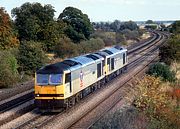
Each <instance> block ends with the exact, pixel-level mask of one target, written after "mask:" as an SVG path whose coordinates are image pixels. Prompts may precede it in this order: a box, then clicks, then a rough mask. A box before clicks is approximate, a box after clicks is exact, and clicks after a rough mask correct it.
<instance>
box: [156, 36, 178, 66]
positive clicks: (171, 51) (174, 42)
mask: <svg viewBox="0 0 180 129" xmlns="http://www.w3.org/2000/svg"><path fill="white" fill-rule="evenodd" d="M159 55H160V59H161V61H163V62H165V63H166V64H168V65H170V64H171V63H172V62H173V61H174V60H176V61H180V34H179V35H175V36H173V37H171V38H170V39H169V40H168V42H167V43H166V44H164V45H163V46H162V47H160V53H159Z"/></svg>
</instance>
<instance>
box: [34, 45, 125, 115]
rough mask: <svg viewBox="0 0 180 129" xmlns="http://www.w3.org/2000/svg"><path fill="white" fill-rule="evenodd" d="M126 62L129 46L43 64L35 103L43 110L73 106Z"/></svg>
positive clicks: (37, 82) (121, 70)
mask: <svg viewBox="0 0 180 129" xmlns="http://www.w3.org/2000/svg"><path fill="white" fill-rule="evenodd" d="M126 65H127V49H125V48H122V47H119V46H116V47H111V48H106V49H103V50H101V51H98V52H96V53H90V54H86V55H82V56H78V57H74V58H69V59H66V60H64V61H62V62H58V63H55V64H50V65H47V66H45V67H42V68H41V69H39V70H38V71H37V72H36V74H35V104H36V106H37V107H38V108H39V109H40V110H41V111H53V112H54V111H59V110H61V109H62V108H68V107H71V106H73V105H74V104H75V103H76V102H78V101H79V100H80V99H82V98H84V97H85V96H87V95H88V94H90V93H92V92H94V91H95V90H97V89H99V88H101V87H102V86H103V85H104V84H105V83H106V82H108V81H109V80H110V79H112V78H114V77H116V76H117V75H119V74H121V73H122V72H123V71H124V70H125V69H126Z"/></svg>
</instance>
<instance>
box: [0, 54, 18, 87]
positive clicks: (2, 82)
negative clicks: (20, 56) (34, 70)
mask: <svg viewBox="0 0 180 129" xmlns="http://www.w3.org/2000/svg"><path fill="white" fill-rule="evenodd" d="M0 60H1V63H0V88H2V87H9V86H10V85H12V84H14V83H17V82H18V80H19V73H18V71H17V69H18V64H17V60H16V58H15V56H14V55H13V54H12V53H11V52H10V51H0Z"/></svg>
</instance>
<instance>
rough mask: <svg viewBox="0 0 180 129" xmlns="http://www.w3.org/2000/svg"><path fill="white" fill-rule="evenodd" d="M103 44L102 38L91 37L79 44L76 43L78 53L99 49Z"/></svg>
mask: <svg viewBox="0 0 180 129" xmlns="http://www.w3.org/2000/svg"><path fill="white" fill-rule="evenodd" d="M104 46H105V44H104V42H103V40H102V39H100V38H97V39H94V38H91V39H90V40H87V41H82V42H81V43H80V44H78V49H79V52H80V53H79V54H85V53H89V52H94V51H97V50H99V49H102V48H103V47H104Z"/></svg>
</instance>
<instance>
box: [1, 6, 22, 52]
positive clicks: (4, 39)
mask: <svg viewBox="0 0 180 129" xmlns="http://www.w3.org/2000/svg"><path fill="white" fill-rule="evenodd" d="M18 45H19V40H18V39H17V37H16V34H15V31H14V30H13V23H12V21H11V19H10V17H9V15H8V14H7V13H6V11H5V10H4V8H2V7H0V49H2V50H5V49H10V48H12V47H17V46H18Z"/></svg>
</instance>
